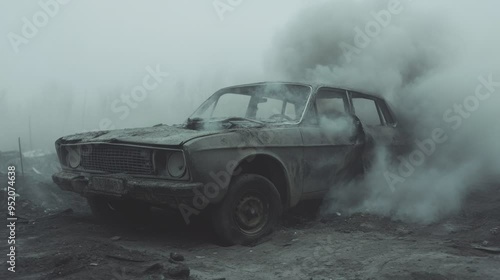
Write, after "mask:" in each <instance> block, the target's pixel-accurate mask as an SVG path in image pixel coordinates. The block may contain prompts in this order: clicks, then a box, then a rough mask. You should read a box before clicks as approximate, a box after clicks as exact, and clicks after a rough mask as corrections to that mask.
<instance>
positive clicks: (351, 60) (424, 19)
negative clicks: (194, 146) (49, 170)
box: [268, 0, 500, 223]
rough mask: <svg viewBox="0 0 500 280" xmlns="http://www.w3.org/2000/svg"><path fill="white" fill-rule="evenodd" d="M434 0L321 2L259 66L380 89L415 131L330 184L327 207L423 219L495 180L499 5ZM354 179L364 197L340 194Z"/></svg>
mask: <svg viewBox="0 0 500 280" xmlns="http://www.w3.org/2000/svg"><path fill="white" fill-rule="evenodd" d="M436 2H437V1H418V2H417V1H387V0H380V1H321V2H317V3H314V4H311V5H309V6H308V7H307V8H306V9H304V10H303V11H301V12H300V13H298V14H297V15H296V16H295V18H294V19H293V20H291V21H290V22H289V23H288V25H287V26H286V27H285V28H283V29H282V30H281V31H280V32H279V33H278V34H277V35H276V36H275V41H274V48H272V49H271V50H270V51H269V53H268V58H269V63H268V67H269V69H272V71H273V72H274V73H275V75H276V76H279V77H282V78H284V79H292V80H303V81H308V82H320V83H327V84H331V85H337V86H347V87H350V88H356V89H359V90H361V91H366V92H376V93H379V94H381V95H383V96H384V97H385V98H386V99H387V100H388V101H389V102H390V103H392V105H393V107H394V109H395V110H396V113H397V116H398V119H399V120H400V124H399V125H400V127H402V128H406V129H407V130H408V131H409V132H410V133H411V135H412V138H414V139H416V141H415V142H413V143H412V144H413V146H412V149H411V150H410V153H408V154H406V155H405V156H403V157H401V158H398V159H392V158H390V157H389V155H388V152H387V150H386V148H385V147H378V148H377V151H376V155H377V156H376V158H375V162H374V164H373V166H372V169H371V171H370V172H369V174H367V175H366V176H365V178H364V180H363V181H362V182H352V183H350V185H348V186H335V187H334V188H332V191H331V194H330V196H331V197H330V198H331V199H333V201H335V203H331V204H329V205H327V206H326V207H325V208H326V209H328V211H334V210H338V208H339V207H343V209H342V210H344V211H350V212H354V211H368V212H372V213H377V214H383V215H388V216H392V217H394V218H396V219H404V220H408V221H414V222H422V223H430V222H434V221H436V220H438V219H440V218H443V217H445V216H447V215H450V214H453V213H455V212H456V211H458V210H459V209H460V206H461V203H462V200H463V199H464V196H465V195H466V194H467V193H468V192H470V191H472V190H474V189H476V188H478V187H480V186H481V185H482V184H483V183H484V182H488V181H493V180H498V179H500V172H499V171H498V167H497V166H499V165H500V146H499V145H498V139H499V136H500V129H499V128H500V124H499V122H498V119H499V117H500V111H499V110H498V108H499V106H498V105H499V104H500V103H499V102H500V83H499V82H500V59H499V58H500V55H499V54H498V49H499V47H500V38H499V37H498V36H495V35H494V32H493V29H492V28H494V27H496V26H499V24H500V18H498V17H497V16H496V15H495V12H494V11H497V10H498V9H499V8H500V4H498V3H497V2H496V1H481V2H480V3H479V2H474V3H472V2H470V1H439V2H438V3H436ZM356 188H358V189H361V188H366V193H365V197H363V199H362V200H361V202H359V201H358V203H355V204H353V203H346V202H350V201H353V199H352V196H353V195H356V196H359V195H360V192H359V191H356ZM339 190H340V191H339ZM328 201H330V200H328ZM354 201H357V200H356V199H354Z"/></svg>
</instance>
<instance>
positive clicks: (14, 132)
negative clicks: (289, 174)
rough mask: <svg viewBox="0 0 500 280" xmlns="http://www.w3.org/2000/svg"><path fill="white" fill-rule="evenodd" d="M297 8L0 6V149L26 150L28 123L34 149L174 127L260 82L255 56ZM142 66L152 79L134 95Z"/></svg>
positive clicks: (259, 59) (153, 0)
mask: <svg viewBox="0 0 500 280" xmlns="http://www.w3.org/2000/svg"><path fill="white" fill-rule="evenodd" d="M66 2H67V3H66ZM301 2H302V1H299V0H294V1H273V2H272V3H268V2H267V1H263V0H261V1H226V0H224V1H222V0H220V1H219V0H218V1H173V0H170V1H163V0H148V1H118V0H110V1H97V0H94V1H67V0H66V1H63V0H58V1H56V0H42V1H40V3H47V4H46V5H41V4H39V1H2V2H1V3H0V18H1V19H2V24H1V25H0V34H2V37H3V40H0V49H1V50H2V51H1V52H0V61H1V64H0V119H1V121H0V131H2V133H1V135H2V136H1V138H0V150H4V151H5V150H12V149H16V148H17V137H21V138H22V142H23V146H25V149H30V148H31V147H30V146H31V145H30V143H29V142H30V141H29V120H30V119H31V127H32V139H33V140H32V143H33V144H32V146H33V149H53V142H54V141H55V139H57V138H58V137H60V136H62V135H66V134H71V133H75V132H80V131H89V130H96V129H107V128H125V127H140V126H151V125H155V124H158V123H166V124H173V123H180V122H182V121H184V120H185V119H186V117H188V116H189V114H190V113H191V112H193V111H194V109H196V108H197V106H199V105H200V104H201V102H202V101H203V100H205V99H206V98H207V97H208V96H210V94H211V93H213V92H214V91H215V90H217V89H218V88H220V87H223V86H227V85H231V84H237V83H247V82H255V81H260V80H263V79H266V75H265V74H264V68H263V60H264V56H263V53H264V51H265V50H266V49H269V48H270V47H271V46H270V44H271V38H272V36H273V34H274V32H275V31H276V29H277V28H278V27H280V26H283V24H284V23H285V22H286V21H287V20H288V18H289V17H290V15H291V14H292V13H293V12H295V11H296V10H297V9H298V7H299V6H300V4H301ZM46 7H48V8H46ZM216 8H217V9H216ZM46 10H47V11H50V13H49V12H46ZM40 12H42V13H45V15H49V16H48V20H46V22H45V21H44V18H43V15H40ZM50 14H53V16H52V15H50ZM24 18H26V20H27V21H29V22H30V23H31V24H32V25H33V26H32V27H34V29H35V30H33V28H29V27H26V25H28V24H26V22H25V20H24ZM35 21H36V22H35ZM35 23H37V24H36V25H35ZM40 26H41V27H40ZM23 31H24V32H25V34H24V33H23ZM13 34H15V35H13ZM16 35H17V36H18V37H16ZM25 35H27V36H25ZM12 38H14V39H12ZM20 38H21V39H20ZM12 42H14V43H12ZM147 67H150V68H151V69H153V70H154V72H155V71H156V70H157V67H159V69H160V72H161V77H160V78H161V82H158V81H156V80H155V79H153V80H151V81H150V82H149V83H150V84H151V85H152V87H150V88H152V89H151V90H146V93H145V94H140V95H139V94H137V95H136V96H138V98H135V99H134V98H133V97H134V96H132V92H133V91H134V89H135V87H137V86H141V85H142V84H143V79H144V78H145V77H146V76H148V75H149V72H148V71H147V70H146V68H147ZM167 75H168V76H167ZM154 85H156V87H153V86H154ZM122 96H123V97H122ZM127 97H128V99H123V98H127ZM137 100H138V101H137Z"/></svg>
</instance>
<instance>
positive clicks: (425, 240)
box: [0, 174, 500, 280]
mask: <svg viewBox="0 0 500 280" xmlns="http://www.w3.org/2000/svg"><path fill="white" fill-rule="evenodd" d="M0 180H1V182H6V177H5V175H4V174H3V175H2V174H0ZM17 188H18V192H19V194H20V196H19V197H18V200H17V203H18V209H17V215H18V216H19V221H18V224H17V243H16V245H17V265H16V273H15V274H14V273H11V272H7V266H6V265H4V266H3V267H4V268H3V269H2V272H0V279H117V280H123V279H183V275H187V272H188V270H189V274H190V276H189V278H186V277H184V278H185V279H212V280H214V279H249V280H250V279H251V280H255V279H318V280H319V279H419V280H420V279H500V266H499V265H498V264H499V263H500V255H499V251H498V250H499V249H498V248H499V247H500V228H499V227H500V185H499V184H491V183H490V184H485V185H484V186H483V187H482V188H481V190H479V191H477V192H475V193H473V194H471V195H470V196H469V197H468V199H467V201H466V204H465V207H464V209H463V211H462V212H461V213H459V214H457V215H456V216H454V217H449V218H448V219H446V220H443V221H441V222H439V223H436V224H433V225H428V226H419V225H414V224H406V223H403V222H398V221H391V220H390V219H388V218H383V217H377V216H372V215H368V214H356V215H352V216H350V217H345V216H344V215H342V214H341V213H340V215H333V216H331V217H322V218H318V217H315V215H314V210H315V207H314V205H313V206H311V205H304V206H302V207H299V208H298V209H296V210H295V211H294V212H293V213H290V214H287V215H286V217H284V219H283V222H282V224H281V226H280V227H279V229H278V230H277V231H276V232H275V233H274V234H273V235H272V236H269V237H268V238H267V239H266V240H263V241H262V242H260V243H259V244H256V245H255V246H253V247H243V246H233V247H221V246H218V245H216V244H215V237H214V235H213V234H212V232H211V231H210V230H209V229H208V225H207V224H206V223H204V222H203V221H201V222H197V223H194V224H192V225H190V226H186V225H185V224H184V222H183V220H182V218H181V217H180V216H179V215H177V214H176V213H170V212H166V211H155V212H154V213H153V218H152V219H151V220H149V221H145V222H144V223H142V224H130V223H128V222H126V221H116V222H115V223H113V224H101V223H98V222H97V221H95V220H94V219H93V218H92V216H91V214H90V212H89V210H88V209H87V207H86V203H85V200H84V199H83V198H81V197H79V196H78V195H74V194H72V193H66V192H64V193H63V192H61V191H60V190H59V189H58V188H57V187H56V186H55V185H54V184H53V183H52V182H51V181H50V179H49V177H48V176H47V175H38V174H32V175H29V176H27V177H25V179H21V178H20V179H19V180H18V182H17ZM0 196H1V199H2V202H1V203H0V205H1V207H2V209H6V197H5V196H6V194H5V192H4V191H0ZM2 211H4V210H2ZM1 228H2V229H1V234H0V236H3V237H4V238H6V236H8V233H7V231H6V230H5V227H1ZM1 244H2V245H1V246H0V252H2V255H3V256H4V258H5V254H6V253H7V252H8V251H7V250H8V246H7V243H6V242H2V243H1ZM171 253H177V254H181V255H182V256H183V257H184V258H185V260H184V261H175V260H172V258H171V257H170V254H171ZM177 257H178V256H174V257H173V258H174V259H177ZM172 275H178V278H175V277H174V276H172Z"/></svg>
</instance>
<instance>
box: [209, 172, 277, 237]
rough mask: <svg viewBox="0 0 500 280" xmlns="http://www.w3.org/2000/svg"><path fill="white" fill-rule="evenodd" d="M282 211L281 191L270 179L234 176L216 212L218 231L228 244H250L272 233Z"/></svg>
mask: <svg viewBox="0 0 500 280" xmlns="http://www.w3.org/2000/svg"><path fill="white" fill-rule="evenodd" d="M281 212H282V204H281V198H280V194H279V193H278V190H277V189H276V187H275V186H274V184H273V183H272V182H271V181H269V180H268V179H267V178H265V177H263V176H260V175H256V174H243V175H241V176H238V177H235V178H233V180H232V182H231V184H230V185H229V189H228V192H227V194H226V197H225V198H224V200H223V201H222V202H221V203H220V204H218V205H216V207H215V209H214V212H213V214H212V221H213V226H214V230H215V232H216V234H217V235H218V236H219V237H220V238H221V240H222V242H223V243H224V244H226V245H234V244H242V245H246V244H249V243H252V242H255V241H257V240H258V239H260V238H262V237H263V236H265V235H267V234H269V233H271V232H272V231H273V229H274V227H275V226H276V224H277V222H278V219H279V217H280V216H281Z"/></svg>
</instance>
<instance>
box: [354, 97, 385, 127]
mask: <svg viewBox="0 0 500 280" xmlns="http://www.w3.org/2000/svg"><path fill="white" fill-rule="evenodd" d="M352 105H353V107H354V113H355V114H356V116H357V117H358V118H359V119H360V120H361V123H363V124H365V125H382V124H383V122H382V118H381V116H380V114H379V110H378V108H377V103H376V102H375V100H373V99H368V98H362V97H353V98H352Z"/></svg>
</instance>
